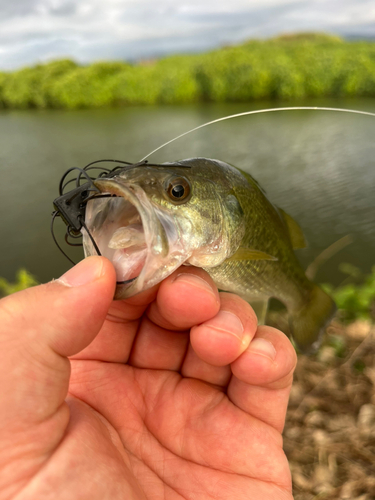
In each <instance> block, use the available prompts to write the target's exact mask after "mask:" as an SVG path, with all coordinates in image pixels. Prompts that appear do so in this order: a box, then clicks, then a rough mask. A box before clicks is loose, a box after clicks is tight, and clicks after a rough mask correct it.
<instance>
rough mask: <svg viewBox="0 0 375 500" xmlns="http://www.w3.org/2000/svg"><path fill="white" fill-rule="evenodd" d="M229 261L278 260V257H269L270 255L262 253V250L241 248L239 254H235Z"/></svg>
mask: <svg viewBox="0 0 375 500" xmlns="http://www.w3.org/2000/svg"><path fill="white" fill-rule="evenodd" d="M228 260H278V259H277V257H274V256H273V255H268V253H265V252H261V251H260V250H253V249H252V248H244V247H240V248H239V249H238V250H237V252H235V253H234V254H233V255H232V257H229V259H228Z"/></svg>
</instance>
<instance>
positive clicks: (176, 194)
mask: <svg viewBox="0 0 375 500" xmlns="http://www.w3.org/2000/svg"><path fill="white" fill-rule="evenodd" d="M190 191H191V189H190V184H189V182H188V181H187V180H186V179H185V178H184V177H176V178H175V179H170V180H169V181H168V183H167V194H168V196H169V198H170V199H171V200H172V201H175V202H180V201H183V200H186V198H187V197H188V196H189V194H190Z"/></svg>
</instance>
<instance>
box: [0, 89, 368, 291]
mask: <svg viewBox="0 0 375 500" xmlns="http://www.w3.org/2000/svg"><path fill="white" fill-rule="evenodd" d="M297 104H300V105H304V106H331V107H345V108H351V109H360V110H365V111H371V112H375V100H373V99H368V100H366V99H360V100H342V101H339V100H327V99H326V100H319V101H317V100H314V101H309V102H306V101H303V102H301V103H296V102H293V103H292V105H293V106H294V105H297ZM284 105H287V106H288V105H290V103H280V102H279V103H277V106H284ZM274 106H275V103H269V102H264V103H256V104H254V103H252V104H220V105H216V104H215V105H213V104H205V105H202V104H200V105H195V106H192V105H189V106H173V107H144V108H141V107H139V108H129V109H106V110H82V111H55V110H48V111H6V112H4V111H3V112H1V113H0V145H1V146H0V172H1V184H0V214H1V217H0V234H1V236H0V276H4V277H6V278H7V279H11V280H13V279H14V276H15V273H16V271H17V270H18V269H19V268H20V267H24V268H26V269H28V270H29V271H30V272H31V273H33V274H34V275H35V276H36V277H37V279H38V280H40V281H46V280H50V279H51V278H53V277H55V278H56V277H58V276H60V275H61V274H62V273H63V272H64V271H65V270H67V269H68V268H69V267H70V264H69V262H68V261H67V260H66V259H65V258H64V257H63V256H62V255H61V254H60V252H59V251H58V249H57V248H56V247H55V244H54V243H53V241H52V238H51V235H50V219H51V212H52V210H53V207H52V201H53V199H54V198H55V197H57V196H58V183H59V180H60V178H61V176H62V175H63V173H64V172H65V170H67V169H68V168H70V167H74V166H77V167H83V166H85V165H86V164H87V163H89V162H91V161H93V160H97V159H101V158H116V159H123V160H126V161H132V162H136V161H139V160H140V159H141V158H143V157H144V156H145V155H146V154H147V153H149V152H150V151H151V150H153V149H154V148H156V147H157V146H159V145H161V144H162V143H164V142H166V141H167V140H169V139H171V138H173V137H175V136H176V135H178V134H180V133H182V132H185V131H186V130H189V129H191V128H193V127H195V126H198V125H200V124H202V123H204V122H206V121H210V120H213V119H215V118H219V117H221V116H225V115H229V114H234V113H240V112H243V111H247V110H251V109H260V108H265V107H274ZM374 137H375V118H372V117H368V116H359V115H350V114H343V113H329V112H320V111H319V112H318V111H292V112H278V113H268V114H261V115H255V116H249V117H242V118H237V119H234V120H229V121H227V122H223V123H219V124H215V125H213V126H209V127H207V128H204V129H202V130H200V131H197V132H194V133H192V134H190V135H188V136H187V137H184V138H183V139H181V140H178V141H176V142H174V143H173V144H171V145H169V146H167V147H165V148H164V149H162V150H161V151H160V152H158V153H156V154H155V155H153V156H152V157H151V158H150V159H151V160H153V161H159V162H161V161H173V160H177V159H181V158H189V157H194V156H205V157H210V158H218V159H221V160H224V161H227V162H229V163H232V164H233V165H235V166H238V167H240V168H242V169H244V170H246V171H248V172H250V173H251V174H252V175H253V176H254V177H255V178H256V179H257V180H258V181H259V182H260V184H261V185H262V186H263V188H264V189H265V190H266V192H267V194H268V196H269V198H270V200H271V201H272V202H274V203H275V204H277V205H279V206H280V207H282V208H283V209H284V210H286V211H287V212H288V213H290V215H292V216H293V217H294V218H295V219H296V220H297V221H298V222H299V224H300V226H301V227H302V229H303V231H304V233H305V236H306V238H307V240H308V243H309V246H308V248H307V249H305V250H300V251H299V252H298V255H299V258H300V260H301V262H302V264H303V266H304V267H306V266H307V265H308V264H309V263H310V262H311V261H313V260H314V258H316V257H317V256H318V255H319V254H320V252H322V251H323V250H324V249H325V248H327V247H328V246H329V245H331V244H332V243H334V242H335V241H336V240H338V239H339V238H341V237H343V236H345V235H347V234H351V235H352V236H353V239H354V242H353V243H352V244H351V245H350V246H348V247H346V248H345V249H344V250H342V251H340V252H339V253H337V254H336V255H335V256H334V257H333V258H332V259H331V260H329V261H328V262H327V263H326V264H324V265H323V266H322V267H321V269H320V270H319V273H318V276H317V279H318V281H320V282H322V281H329V282H332V283H334V284H336V285H337V284H339V283H341V282H342V281H343V280H344V279H345V275H344V274H342V272H340V270H339V265H340V263H342V262H349V263H351V264H353V265H355V266H357V267H359V268H360V269H361V270H362V271H363V272H369V271H370V269H371V266H372V265H375V193H374V190H375V143H374ZM60 224H61V227H60V228H59V229H58V230H57V235H58V237H59V238H60V240H62V235H63V234H64V232H65V228H63V227H62V226H63V224H62V222H61V221H59V220H58V221H57V224H56V225H60ZM64 248H66V247H64ZM67 248H68V251H69V254H70V255H71V256H73V258H74V259H75V260H76V261H77V260H79V259H80V258H81V257H82V252H81V250H80V249H71V248H70V247H67Z"/></svg>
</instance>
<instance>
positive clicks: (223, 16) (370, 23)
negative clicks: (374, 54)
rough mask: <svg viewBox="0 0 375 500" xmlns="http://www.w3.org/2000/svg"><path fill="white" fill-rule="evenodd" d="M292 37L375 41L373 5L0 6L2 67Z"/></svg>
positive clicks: (154, 0)
mask: <svg viewBox="0 0 375 500" xmlns="http://www.w3.org/2000/svg"><path fill="white" fill-rule="evenodd" d="M295 31H326V32H331V33H336V34H339V35H342V36H346V37H371V38H375V0H225V1H223V0H190V1H189V2H187V1H185V0H90V1H87V0H0V69H5V70H7V69H14V68H17V67H20V66H24V65H29V64H34V63H36V62H43V61H48V60H51V59H57V58H61V57H70V58H73V59H75V60H76V61H78V62H82V63H86V62H90V61H93V60H98V59H128V60H129V59H130V60H136V59H140V58H152V57H157V56H160V55H164V54H170V53H176V52H192V51H194V52H196V51H200V50H205V49H209V48H213V47H218V46H220V45H225V44H233V43H236V42H240V41H242V40H246V39H248V38H265V37H269V36H274V35H277V34H280V33H287V32H295Z"/></svg>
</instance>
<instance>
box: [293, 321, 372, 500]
mask: <svg viewBox="0 0 375 500" xmlns="http://www.w3.org/2000/svg"><path fill="white" fill-rule="evenodd" d="M284 450H285V453H286V455H287V457H288V460H289V464H290V469H291V472H292V477H293V493H294V498H295V500H312V499H319V500H323V499H324V500H336V499H348V500H349V499H350V500H375V325H373V324H371V323H369V322H364V321H362V322H361V321H359V322H358V321H357V322H356V323H352V324H350V325H347V326H345V325H342V324H340V323H338V322H336V323H335V322H334V323H332V325H331V326H330V327H329V329H328V335H327V340H326V341H325V344H324V345H323V347H322V348H321V349H320V351H319V353H318V354H316V355H315V356H312V357H307V356H303V355H301V356H299V359H298V365H297V368H296V372H295V379H294V384H293V387H292V391H291V397H290V403H289V408H288V414H287V419H286V425H285V430H284Z"/></svg>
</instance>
